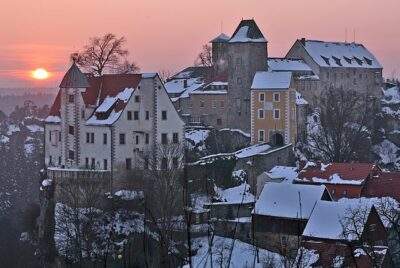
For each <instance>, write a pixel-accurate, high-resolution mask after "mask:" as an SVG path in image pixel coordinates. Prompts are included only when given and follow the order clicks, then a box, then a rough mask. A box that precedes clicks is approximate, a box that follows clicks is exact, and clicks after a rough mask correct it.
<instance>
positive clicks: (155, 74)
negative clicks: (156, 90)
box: [142, 73, 157, 78]
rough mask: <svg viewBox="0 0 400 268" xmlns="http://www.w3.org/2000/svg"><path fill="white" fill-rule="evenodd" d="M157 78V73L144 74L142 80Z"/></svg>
mask: <svg viewBox="0 0 400 268" xmlns="http://www.w3.org/2000/svg"><path fill="white" fill-rule="evenodd" d="M156 76H157V73H142V78H154V77H156Z"/></svg>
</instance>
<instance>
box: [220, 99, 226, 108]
mask: <svg viewBox="0 0 400 268" xmlns="http://www.w3.org/2000/svg"><path fill="white" fill-rule="evenodd" d="M219 106H220V107H221V108H224V107H225V103H224V101H223V100H222V101H220V102H219Z"/></svg>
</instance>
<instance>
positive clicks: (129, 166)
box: [125, 158, 132, 170]
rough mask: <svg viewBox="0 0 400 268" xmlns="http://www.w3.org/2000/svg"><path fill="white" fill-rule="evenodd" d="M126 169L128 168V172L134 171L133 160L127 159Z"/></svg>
mask: <svg viewBox="0 0 400 268" xmlns="http://www.w3.org/2000/svg"><path fill="white" fill-rule="evenodd" d="M125 167H126V170H131V169H132V158H127V159H125Z"/></svg>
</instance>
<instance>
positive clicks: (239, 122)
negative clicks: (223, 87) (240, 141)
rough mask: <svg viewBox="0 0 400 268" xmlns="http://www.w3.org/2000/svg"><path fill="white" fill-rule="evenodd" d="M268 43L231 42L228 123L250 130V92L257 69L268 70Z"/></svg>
mask: <svg viewBox="0 0 400 268" xmlns="http://www.w3.org/2000/svg"><path fill="white" fill-rule="evenodd" d="M267 57H268V54H267V44H266V43H229V45H228V47H227V58H228V85H229V89H228V98H229V102H230V104H229V106H228V107H229V110H228V125H229V126H230V127H231V128H238V129H241V130H243V131H245V132H250V92H249V89H250V87H251V84H252V81H253V78H254V75H255V73H256V72H257V71H265V70H267V63H266V62H267Z"/></svg>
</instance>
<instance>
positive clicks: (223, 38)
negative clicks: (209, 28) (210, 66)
mask: <svg viewBox="0 0 400 268" xmlns="http://www.w3.org/2000/svg"><path fill="white" fill-rule="evenodd" d="M228 41H229V36H227V35H226V34H224V33H221V34H220V35H218V36H217V37H215V38H214V39H213V40H211V43H226V42H228Z"/></svg>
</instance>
